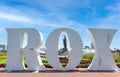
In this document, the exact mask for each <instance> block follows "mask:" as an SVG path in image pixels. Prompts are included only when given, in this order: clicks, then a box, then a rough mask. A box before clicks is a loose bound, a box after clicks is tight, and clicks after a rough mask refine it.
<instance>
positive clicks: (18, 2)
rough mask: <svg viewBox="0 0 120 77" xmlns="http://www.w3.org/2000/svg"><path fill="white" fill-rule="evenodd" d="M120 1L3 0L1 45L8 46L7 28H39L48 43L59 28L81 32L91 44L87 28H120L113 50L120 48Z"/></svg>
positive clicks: (0, 32) (0, 7) (84, 43)
mask: <svg viewBox="0 0 120 77" xmlns="http://www.w3.org/2000/svg"><path fill="white" fill-rule="evenodd" d="M119 20H120V1H119V0H0V44H7V33H6V31H5V29H6V28H36V29H37V30H38V31H40V32H42V34H43V37H44V41H45V40H46V38H47V36H48V35H49V33H50V32H51V31H53V30H54V29H56V28H59V27H67V28H72V29H74V30H75V31H77V32H78V33H79V34H80V36H81V39H82V40H83V45H84V46H85V45H90V43H91V41H90V37H89V35H88V34H87V32H86V29H87V28H115V29H119V30H118V31H117V33H116V34H115V36H114V39H113V41H112V44H111V48H119V49H120V35H119V34H120V21H119Z"/></svg>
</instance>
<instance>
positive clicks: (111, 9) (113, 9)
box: [106, 3, 120, 12]
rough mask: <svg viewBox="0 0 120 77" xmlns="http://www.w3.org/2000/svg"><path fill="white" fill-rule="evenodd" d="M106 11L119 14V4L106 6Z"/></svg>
mask: <svg viewBox="0 0 120 77" xmlns="http://www.w3.org/2000/svg"><path fill="white" fill-rule="evenodd" d="M106 9H107V10H110V11H113V12H120V3H117V4H116V5H114V6H107V7H106Z"/></svg>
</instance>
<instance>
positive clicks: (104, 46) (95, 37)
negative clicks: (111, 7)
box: [87, 29, 118, 71]
mask: <svg viewBox="0 0 120 77" xmlns="http://www.w3.org/2000/svg"><path fill="white" fill-rule="evenodd" d="M87 31H88V33H89V35H90V37H91V40H92V42H93V45H94V47H95V51H96V53H95V55H94V58H93V61H92V63H91V65H90V66H89V67H88V70H91V71H115V70H118V67H117V66H116V64H115V62H114V59H113V57H112V54H111V51H110V48H109V47H110V44H111V41H112V38H113V35H114V34H115V33H116V31H117V30H116V29H88V30H87Z"/></svg>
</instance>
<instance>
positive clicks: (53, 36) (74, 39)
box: [46, 28, 83, 71]
mask: <svg viewBox="0 0 120 77" xmlns="http://www.w3.org/2000/svg"><path fill="white" fill-rule="evenodd" d="M63 31H65V32H67V34H68V37H69V40H70V46H71V48H72V50H71V51H70V52H69V55H70V60H69V63H68V64H67V66H66V67H62V66H61V64H60V62H59V58H58V40H59V36H60V34H61V32H63ZM46 47H47V51H46V57H47V59H48V62H49V63H50V65H51V66H52V67H54V68H55V69H57V70H61V71H67V70H72V69H73V68H75V67H76V66H77V65H78V64H79V63H80V61H81V59H82V47H83V45H82V41H81V39H80V37H79V35H78V34H77V32H75V31H74V30H72V29H69V28H59V29H56V30H54V31H53V32H52V33H50V35H49V36H48V38H47V40H46Z"/></svg>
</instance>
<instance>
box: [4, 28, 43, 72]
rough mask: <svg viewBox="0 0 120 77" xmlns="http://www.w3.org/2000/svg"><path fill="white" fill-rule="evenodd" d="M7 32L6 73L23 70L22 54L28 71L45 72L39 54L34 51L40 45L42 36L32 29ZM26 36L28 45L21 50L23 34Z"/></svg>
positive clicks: (8, 30) (9, 30)
mask: <svg viewBox="0 0 120 77" xmlns="http://www.w3.org/2000/svg"><path fill="white" fill-rule="evenodd" d="M7 32H8V48H7V65H6V69H5V70H7V71H12V70H18V71H22V70H24V69H25V66H24V64H23V58H24V57H23V54H24V56H25V58H26V61H27V64H28V70H30V71H33V70H35V71H43V70H45V68H44V66H43V64H42V61H41V58H40V56H39V53H38V52H37V51H35V49H36V48H38V47H39V46H40V45H41V42H42V35H40V34H39V32H38V31H37V30H35V29H32V28H25V29H7ZM25 32H26V33H27V35H28V41H27V42H28V43H27V46H26V47H25V48H23V38H24V33H25Z"/></svg>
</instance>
